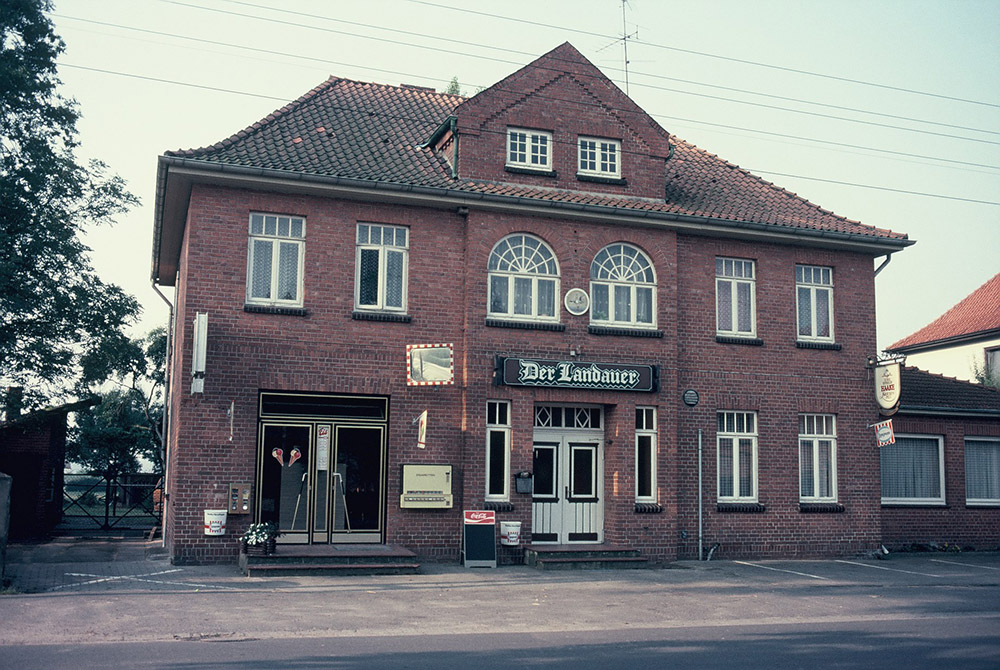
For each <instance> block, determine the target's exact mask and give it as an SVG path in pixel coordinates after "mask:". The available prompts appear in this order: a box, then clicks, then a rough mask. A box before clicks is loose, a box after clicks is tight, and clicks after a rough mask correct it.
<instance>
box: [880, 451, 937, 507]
mask: <svg viewBox="0 0 1000 670" xmlns="http://www.w3.org/2000/svg"><path fill="white" fill-rule="evenodd" d="M880 454H881V461H882V497H883V498H940V497H941V471H940V461H939V456H938V441H937V440H936V439H928V438H914V437H897V438H896V444H892V445H889V446H887V447H882V449H881V452H880Z"/></svg>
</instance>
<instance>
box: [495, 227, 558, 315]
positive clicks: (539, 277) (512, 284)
mask: <svg viewBox="0 0 1000 670" xmlns="http://www.w3.org/2000/svg"><path fill="white" fill-rule="evenodd" d="M558 295H559V264H558V263H557V262H556V257H555V254H553V253H552V249H550V248H549V246H548V245H547V244H546V243H545V242H543V241H542V240H540V239H539V238H537V237H535V236H534V235H529V234H527V233H515V234H513V235H508V236H507V237H505V238H503V239H502V240H500V241H499V242H497V244H496V246H495V247H493V251H492V252H491V253H490V261H489V296H488V305H489V315H490V317H493V318H504V319H523V320H532V321H555V320H556V318H557V311H556V296H558Z"/></svg>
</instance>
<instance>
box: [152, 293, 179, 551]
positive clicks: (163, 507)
mask: <svg viewBox="0 0 1000 670" xmlns="http://www.w3.org/2000/svg"><path fill="white" fill-rule="evenodd" d="M151 285H152V287H153V291H154V292H155V293H156V295H158V296H160V298H161V299H162V300H163V302H165V303H166V304H167V310H168V314H169V316H168V317H167V345H166V346H167V351H166V356H165V357H164V359H163V425H162V426H161V428H160V430H161V431H162V433H161V435H160V444H161V445H162V448H163V453H162V458H163V492H162V493H161V494H160V515H161V520H163V519H166V516H167V500H168V498H167V491H168V490H169V488H168V487H167V484H168V482H169V475H170V465H169V461H168V460H167V454H168V453H169V451H170V450H169V449H168V448H167V442H168V441H169V439H170V365H171V360H172V358H173V356H172V354H173V349H172V347H173V339H174V338H173V334H174V306H173V304H172V303H171V302H170V301H169V300H167V296H165V295H163V293H162V292H160V289H159V288H157V286H156V282H155V281H153V282H151ZM163 526H164V528H161V529H160V546H161V547H166V546H167V533H166V528H165V526H166V524H163Z"/></svg>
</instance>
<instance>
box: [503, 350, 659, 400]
mask: <svg viewBox="0 0 1000 670" xmlns="http://www.w3.org/2000/svg"><path fill="white" fill-rule="evenodd" d="M658 372H659V371H658V368H657V367H656V366H655V365H631V364H628V363H584V362H582V361H544V360H537V359H534V358H504V357H502V356H497V370H496V383H497V385H506V386H545V387H549V388H570V389H597V390H601V391H642V392H646V393H655V392H656V390H657V384H658V381H659V379H658V377H659V374H658Z"/></svg>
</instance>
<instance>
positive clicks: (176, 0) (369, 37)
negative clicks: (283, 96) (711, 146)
mask: <svg viewBox="0 0 1000 670" xmlns="http://www.w3.org/2000/svg"><path fill="white" fill-rule="evenodd" d="M160 1H161V2H165V3H168V4H173V5H178V6H181V7H189V8H192V9H201V10H205V11H210V12H216V13H219V14H228V15H230V16H239V17H243V18H248V19H254V20H257V21H267V22H270V23H277V24H280V25H288V26H293V27H298V28H306V29H309V30H317V31H321V32H328V33H333V34H336V35H347V36H350V37H356V38H359V39H367V40H373V41H376V42H384V43H387V44H395V45H398V46H405V47H408V48H415V49H425V50H428V51H434V52H438V53H445V54H450V55H454V56H463V57H467V58H478V59H481V60H488V61H492V62H496V63H503V64H507V65H513V66H517V67H518V68H521V67H523V64H522V63H520V62H517V61H510V60H504V59H501V58H494V57H491V56H482V55H479V54H472V53H467V52H463V51H455V50H452V49H443V48H440V47H432V46H426V45H420V44H412V43H411V42H401V41H399V40H391V39H387V38H384V37H375V36H372V35H360V34H358V33H355V32H347V31H343V30H336V29H334V28H323V27H320V26H313V25H308V24H303V23H295V22H292V21H283V20H280V19H273V18H266V17H262V16H256V15H253V14H242V13H240V12H233V11H227V10H223V9H217V8H214V7H202V6H200V5H192V4H189V3H186V2H180V1H179V0H160ZM278 11H280V10H278ZM317 18H325V17H317ZM331 20H334V19H331ZM370 27H376V28H377V26H370ZM394 32H405V31H394ZM409 34H411V35H415V33H409ZM549 69H552V70H554V71H559V72H561V70H556V69H555V68H549ZM595 78H596V75H595ZM640 85H641V86H644V87H645V88H651V89H654V90H660V91H667V92H671V93H680V94H683V95H691V96H695V97H701V98H708V99H710V100H720V101H723V102H730V103H735V104H741V105H750V106H753V107H761V108H764V109H772V110H776V111H782V112H788V113H792V114H802V115H806V116H815V117H818V118H825V119H833V120H837V121H843V122H847V123H856V124H861V125H869V126H875V127H880V128H889V129H892V130H900V131H903V132H911V133H921V134H925V135H934V136H937V137H945V138H949V139H957V140H963V141H966V142H977V143H982V144H994V145H1000V142H994V141H991V140H983V139H977V138H974V137H964V136H961V135H952V134H949V133H939V132H934V131H930V130H920V129H916V128H907V127H905V126H894V125H890V124H884V123H878V122H875V121H864V120H861V119H850V118H845V117H840V116H833V115H830V114H822V113H819V112H810V111H806V110H800V109H791V108H788V107H779V106H776V105H768V104H764V103H760V102H750V101H747V100H737V99H734V98H725V97H722V96H715V95H709V94H707V93H695V92H692V91H685V90H682V89H675V88H667V87H664V86H654V85H652V84H640ZM924 123H928V122H924ZM930 123H933V122H930ZM977 132H989V131H981V130H978V129H977Z"/></svg>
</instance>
